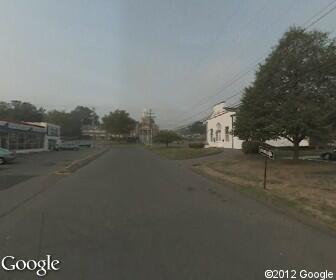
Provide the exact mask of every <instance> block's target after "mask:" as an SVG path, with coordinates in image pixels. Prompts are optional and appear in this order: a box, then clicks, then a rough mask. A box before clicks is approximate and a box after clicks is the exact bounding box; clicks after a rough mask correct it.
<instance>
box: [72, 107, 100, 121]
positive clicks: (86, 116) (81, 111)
mask: <svg viewBox="0 0 336 280" xmlns="http://www.w3.org/2000/svg"><path fill="white" fill-rule="evenodd" d="M71 114H72V115H73V117H74V118H78V119H79V120H80V122H81V124H82V125H92V126H96V125H98V124H99V116H98V115H97V113H96V111H95V109H94V108H89V107H85V106H77V107H76V108H75V109H74V110H72V111H71Z"/></svg>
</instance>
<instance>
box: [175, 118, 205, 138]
mask: <svg viewBox="0 0 336 280" xmlns="http://www.w3.org/2000/svg"><path fill="white" fill-rule="evenodd" d="M179 132H180V133H182V134H201V135H204V134H206V126H205V124H204V123H203V122H202V121H196V122H194V123H192V124H191V125H189V126H187V127H185V128H183V129H181V130H180V131H179Z"/></svg>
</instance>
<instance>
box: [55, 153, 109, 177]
mask: <svg viewBox="0 0 336 280" xmlns="http://www.w3.org/2000/svg"><path fill="white" fill-rule="evenodd" d="M109 150H110V149H109V148H107V149H104V150H103V151H100V152H98V153H95V154H93V155H90V156H88V157H86V158H83V159H79V160H75V161H73V162H72V163H70V164H69V165H68V166H66V167H63V168H62V169H60V170H58V171H56V172H55V174H57V175H69V174H72V173H74V172H76V171H77V170H78V169H80V168H82V167H84V166H85V165H88V164H89V163H90V162H91V161H94V160H95V159H97V158H99V157H100V156H102V155H103V154H105V153H106V152H108V151H109Z"/></svg>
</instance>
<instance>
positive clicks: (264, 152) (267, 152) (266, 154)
mask: <svg viewBox="0 0 336 280" xmlns="http://www.w3.org/2000/svg"><path fill="white" fill-rule="evenodd" d="M259 154H261V155H262V156H264V157H265V169H264V190H266V182H267V159H274V157H275V155H274V152H273V151H272V150H269V149H267V148H264V147H262V146H259Z"/></svg>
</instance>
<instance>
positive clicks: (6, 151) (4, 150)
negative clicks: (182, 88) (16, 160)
mask: <svg viewBox="0 0 336 280" xmlns="http://www.w3.org/2000/svg"><path fill="white" fill-rule="evenodd" d="M0 152H2V153H9V151H8V150H6V149H4V148H0Z"/></svg>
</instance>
